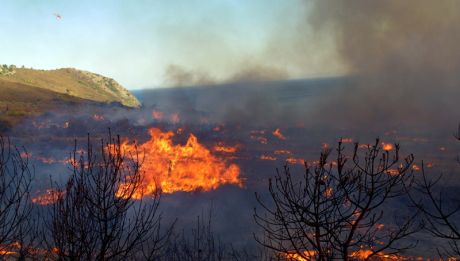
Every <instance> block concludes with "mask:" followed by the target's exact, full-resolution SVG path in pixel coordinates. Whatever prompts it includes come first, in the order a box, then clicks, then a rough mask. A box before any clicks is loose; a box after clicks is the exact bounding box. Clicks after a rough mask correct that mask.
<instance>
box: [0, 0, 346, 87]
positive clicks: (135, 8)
mask: <svg viewBox="0 0 460 261" xmlns="http://www.w3.org/2000/svg"><path fill="white" fill-rule="evenodd" d="M54 14H59V15H60V16H61V17H62V19H58V18H57V17H56V16H55V15H54ZM308 15H309V3H308V1H306V0H289V1H286V0H251V1H247V0H137V1H123V0H110V1H109V0H99V1H86V0H79V1H63V0H0V25H1V26H0V35H1V38H0V63H1V64H15V65H17V66H22V65H24V66H25V67H32V68H37V69H55V68H63V67H74V68H78V69H83V70H88V71H92V72H96V73H99V74H103V75H105V76H108V77H111V78H114V79H115V80H117V81H118V82H120V83H121V84H122V85H124V86H125V87H127V88H128V89H138V88H145V87H160V86H171V85H187V84H201V83H221V82H232V81H238V80H273V79H275V80H276V79H289V78H308V77H320V76H324V75H336V74H340V73H341V72H342V67H341V65H340V63H339V62H338V61H337V59H336V57H335V56H336V54H335V53H334V48H333V46H332V45H333V44H332V42H333V41H331V40H330V39H328V38H327V36H319V35H315V33H314V32H313V30H312V29H311V28H310V27H309V25H308V23H307V22H306V19H307V17H308Z"/></svg>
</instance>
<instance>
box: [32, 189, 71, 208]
mask: <svg viewBox="0 0 460 261" xmlns="http://www.w3.org/2000/svg"><path fill="white" fill-rule="evenodd" d="M63 196H64V192H62V191H59V190H56V189H47V190H46V191H45V193H43V194H41V195H39V196H36V197H34V198H32V203H34V204H38V205H42V206H47V205H52V204H54V203H56V201H58V200H59V199H60V198H62V197H63Z"/></svg>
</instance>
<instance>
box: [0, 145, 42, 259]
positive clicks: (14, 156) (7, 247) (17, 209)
mask: <svg viewBox="0 0 460 261" xmlns="http://www.w3.org/2000/svg"><path fill="white" fill-rule="evenodd" d="M27 155H28V154H27V151H25V149H22V150H20V149H18V148H17V147H15V146H13V145H12V144H11V142H10V140H9V139H8V138H4V137H2V136H0V256H5V255H9V256H11V255H13V256H15V257H17V258H18V259H20V260H21V259H23V258H25V257H26V256H28V255H29V253H30V251H29V250H30V248H31V244H32V242H33V239H34V238H33V235H35V234H34V233H33V229H34V226H33V225H32V223H31V220H32V210H33V206H32V204H31V202H30V188H31V182H32V179H33V169H31V167H30V166H29V161H28V156H27Z"/></svg>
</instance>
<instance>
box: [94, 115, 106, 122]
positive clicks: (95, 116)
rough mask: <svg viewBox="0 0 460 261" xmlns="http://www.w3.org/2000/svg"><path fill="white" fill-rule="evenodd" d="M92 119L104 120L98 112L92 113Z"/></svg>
mask: <svg viewBox="0 0 460 261" xmlns="http://www.w3.org/2000/svg"><path fill="white" fill-rule="evenodd" d="M93 120H94V121H103V120H104V116H102V115H99V114H94V115H93Z"/></svg>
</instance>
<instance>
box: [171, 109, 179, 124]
mask: <svg viewBox="0 0 460 261" xmlns="http://www.w3.org/2000/svg"><path fill="white" fill-rule="evenodd" d="M169 121H170V122H171V123H172V124H178V123H179V122H180V117H179V113H177V112H175V113H173V114H171V115H170V116H169Z"/></svg>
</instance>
